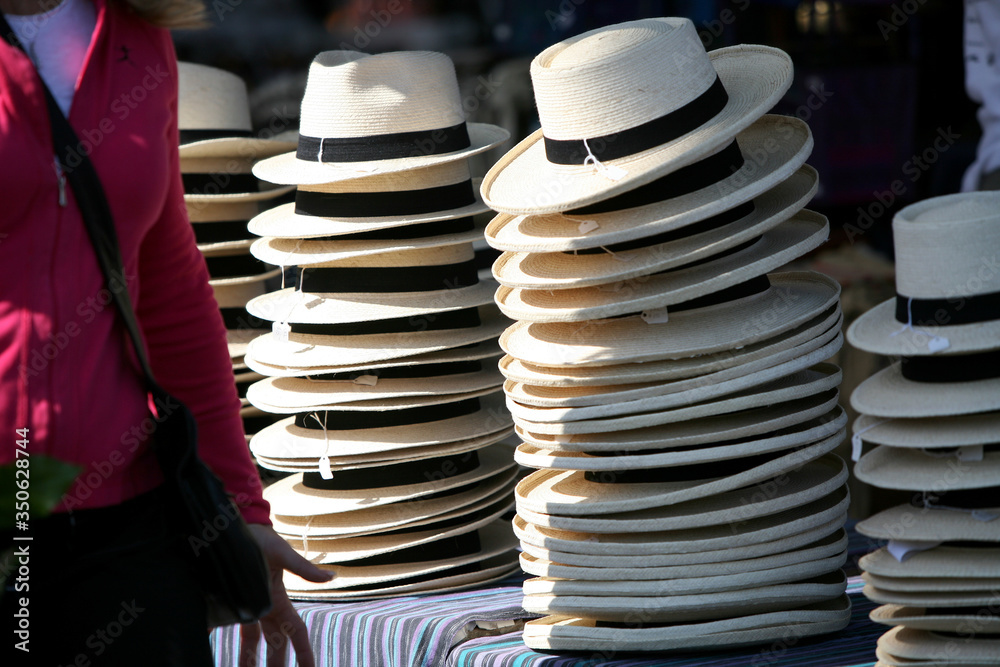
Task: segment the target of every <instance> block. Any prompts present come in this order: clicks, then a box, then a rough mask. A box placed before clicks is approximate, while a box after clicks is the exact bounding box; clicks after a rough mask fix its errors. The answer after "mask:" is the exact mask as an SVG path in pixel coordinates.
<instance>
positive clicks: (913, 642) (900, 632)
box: [878, 627, 1000, 665]
mask: <svg viewBox="0 0 1000 667" xmlns="http://www.w3.org/2000/svg"><path fill="white" fill-rule="evenodd" d="M878 645H879V648H881V649H883V650H884V651H886V652H888V653H890V654H891V655H894V656H897V657H899V658H903V659H908V660H923V661H930V660H940V661H944V662H947V663H948V664H962V663H966V662H969V663H971V662H977V663H981V664H991V665H1000V640H998V639H996V638H993V637H991V638H989V639H986V638H979V637H975V636H971V637H970V636H965V637H963V636H958V635H954V634H949V633H944V634H941V633H937V632H930V631H928V630H917V629H915V628H906V627H896V628H892V629H891V630H889V631H888V632H886V633H885V634H884V635H882V636H881V637H879V639H878Z"/></svg>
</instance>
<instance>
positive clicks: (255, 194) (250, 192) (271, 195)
mask: <svg viewBox="0 0 1000 667" xmlns="http://www.w3.org/2000/svg"><path fill="white" fill-rule="evenodd" d="M253 165H254V158H253V157H181V159H180V170H181V183H182V185H183V187H184V203H185V205H186V206H187V208H188V210H190V209H193V208H198V207H200V206H206V205H209V204H214V203H219V202H233V203H235V202H265V201H269V200H273V199H277V198H278V197H280V196H282V195H286V194H288V193H290V192H292V191H293V190H294V189H295V188H294V187H293V186H291V185H288V186H276V185H273V184H271V183H265V182H264V181H261V180H260V179H258V178H257V177H256V176H254V175H253V172H252V169H253Z"/></svg>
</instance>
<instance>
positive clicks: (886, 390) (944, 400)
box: [851, 347, 1000, 418]
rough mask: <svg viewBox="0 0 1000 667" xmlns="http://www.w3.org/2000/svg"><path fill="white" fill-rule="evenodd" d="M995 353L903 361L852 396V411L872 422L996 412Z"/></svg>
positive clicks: (999, 401)
mask: <svg viewBox="0 0 1000 667" xmlns="http://www.w3.org/2000/svg"><path fill="white" fill-rule="evenodd" d="M998 362H1000V347H998V350H997V351H996V352H978V353H970V354H946V355H933V356H919V357H903V358H902V359H900V361H899V362H897V363H895V364H893V365H892V366H889V367H888V368H883V369H882V370H880V371H879V372H877V373H875V375H872V376H871V377H869V378H868V379H866V380H865V381H864V382H862V383H861V384H859V385H858V386H857V388H856V389H855V390H854V392H852V393H851V406H852V407H853V408H854V409H855V410H857V411H858V412H863V413H864V414H867V415H872V416H874V417H907V418H909V417H937V416H951V415H965V414H969V413H975V412H995V411H997V410H1000V363H998Z"/></svg>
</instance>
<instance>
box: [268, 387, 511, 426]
mask: <svg viewBox="0 0 1000 667" xmlns="http://www.w3.org/2000/svg"><path fill="white" fill-rule="evenodd" d="M496 390H497V388H496V386H493V387H483V388H481V389H478V390H475V391H467V392H463V393H460V394H426V395H423V396H390V397H382V398H374V399H365V398H363V397H355V400H352V401H334V402H330V403H324V404H310V405H305V404H303V405H300V406H292V407H287V406H280V405H271V404H269V403H264V402H262V401H261V400H260V398H259V397H258V398H257V402H256V403H255V405H256V406H257V407H258V408H260V409H261V410H264V411H266V412H272V413H274V414H279V415H294V414H301V413H304V412H305V413H326V414H327V416H328V417H329V418H330V421H331V422H334V421H342V420H344V419H345V418H346V419H352V418H355V419H356V418H360V419H361V420H364V421H363V423H364V424H365V426H368V425H371V424H374V423H377V422H376V421H375V420H374V419H372V413H400V412H406V411H410V410H423V409H427V408H431V409H433V408H436V407H437V406H439V405H440V404H441V403H445V402H447V403H463V402H465V401H469V400H474V399H477V398H479V397H481V396H486V395H488V394H492V393H495V392H496ZM317 398H318V397H317ZM369 419H371V421H368V420H369Z"/></svg>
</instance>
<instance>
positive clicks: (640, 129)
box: [483, 18, 792, 213]
mask: <svg viewBox="0 0 1000 667" xmlns="http://www.w3.org/2000/svg"><path fill="white" fill-rule="evenodd" d="M531 80H532V85H533V88H534V93H535V102H536V105H537V107H538V115H539V118H540V120H541V126H542V127H541V129H540V130H538V131H537V132H535V133H533V134H532V135H530V136H529V137H528V138H527V139H525V140H523V141H522V142H520V143H519V144H517V145H516V146H515V147H514V148H513V149H511V150H510V151H509V152H508V153H507V154H506V155H505V156H504V157H503V158H502V159H501V160H500V161H499V162H498V163H497V164H496V165H494V167H493V168H492V169H490V171H489V173H487V175H486V178H485V179H484V181H483V198H484V199H485V200H486V202H487V203H488V204H489V205H490V208H493V209H494V210H497V211H502V212H505V213H542V212H548V211H563V210H566V209H570V208H574V207H578V206H583V205H586V204H590V203H593V202H596V201H600V200H602V199H607V198H608V197H612V196H614V195H616V194H619V193H621V192H625V191H626V190H630V189H633V188H635V187H637V186H640V185H644V184H645V183H648V182H650V181H652V180H654V179H655V178H657V177H659V176H662V175H663V174H666V173H668V172H670V171H674V170H676V169H678V168H680V167H683V166H686V165H688V164H691V163H692V162H695V161H697V160H699V159H701V158H702V157H705V156H706V155H708V154H710V153H712V152H713V150H714V149H716V148H718V147H719V146H722V145H725V144H728V143H729V142H730V141H732V139H733V137H735V136H736V134H737V133H739V132H740V131H741V130H743V129H744V128H746V127H747V126H749V125H750V124H751V123H753V121H755V120H756V119H757V118H760V116H762V115H763V114H764V113H766V112H767V110H768V109H770V108H771V107H772V106H774V104H775V103H776V102H777V101H778V100H779V99H780V98H781V96H782V95H783V94H784V92H785V91H786V90H787V89H788V87H789V86H790V85H791V81H792V62H791V59H790V58H789V57H788V55H787V54H785V53H784V52H782V51H780V50H778V49H772V48H769V47H763V46H748V45H744V46H737V47H730V48H725V49H719V50H717V51H714V52H712V53H706V52H705V48H704V46H703V44H702V41H701V38H700V37H698V33H697V30H696V29H695V27H694V24H693V23H692V22H691V21H689V20H687V19H678V18H654V19H642V20H639V21H630V22H628V23H620V24H617V25H612V26H607V27H604V28H599V29H597V30H591V31H589V32H585V33H582V34H580V35H577V36H575V37H571V38H570V39H568V40H565V41H563V42H560V43H558V44H555V45H554V46H550V47H549V48H547V49H545V50H544V51H542V52H541V53H540V54H538V55H537V56H536V57H535V58H534V60H532V62H531ZM546 186H548V187H546Z"/></svg>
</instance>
